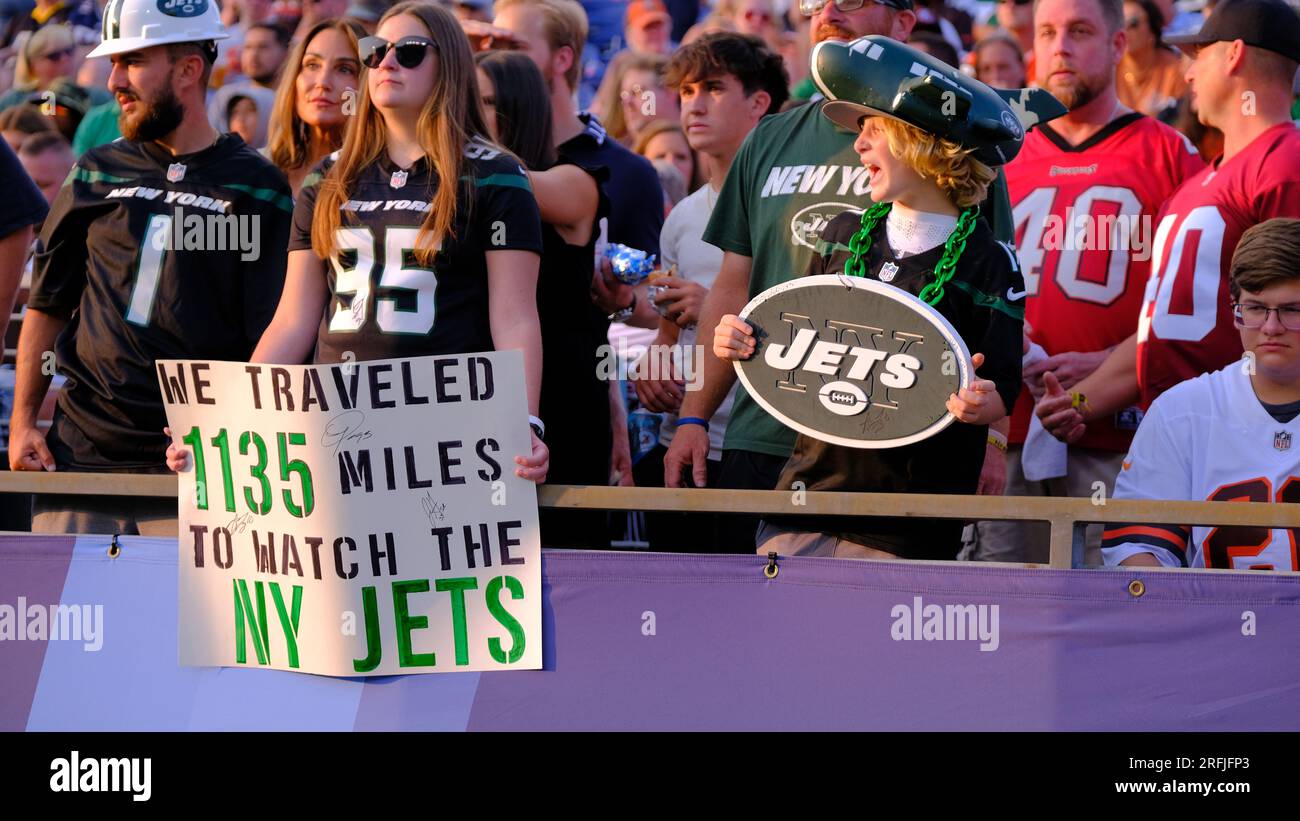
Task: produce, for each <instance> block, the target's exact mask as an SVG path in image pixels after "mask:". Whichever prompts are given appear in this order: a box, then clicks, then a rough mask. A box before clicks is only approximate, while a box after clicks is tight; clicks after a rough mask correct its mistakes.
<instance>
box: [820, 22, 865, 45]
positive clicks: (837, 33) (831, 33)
mask: <svg viewBox="0 0 1300 821" xmlns="http://www.w3.org/2000/svg"><path fill="white" fill-rule="evenodd" d="M859 36H861V35H859V34H857V32H853V31H849V30H848V29H846V28H844V27H843V26H837V25H835V24H834V23H825V24H823V23H817V24H815V25H814V26H813V30H812V41H813V44H814V45H816V44H817V43H821V42H823V41H825V40H840V41H843V42H846V43H847V42H848V41H850V40H856V39H858V37H859Z"/></svg>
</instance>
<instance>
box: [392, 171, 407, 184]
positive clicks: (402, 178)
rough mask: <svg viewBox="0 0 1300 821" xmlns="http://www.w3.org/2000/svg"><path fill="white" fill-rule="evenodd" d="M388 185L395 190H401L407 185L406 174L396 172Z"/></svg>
mask: <svg viewBox="0 0 1300 821" xmlns="http://www.w3.org/2000/svg"><path fill="white" fill-rule="evenodd" d="M388 184H389V185H390V186H392V187H393V188H401V187H402V186H404V185H406V172H405V171H394V172H393V176H392V177H391V178H389V180H388Z"/></svg>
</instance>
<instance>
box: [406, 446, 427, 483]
mask: <svg viewBox="0 0 1300 821" xmlns="http://www.w3.org/2000/svg"><path fill="white" fill-rule="evenodd" d="M402 450H403V451H405V452H406V486H407V487H408V488H410V489H411V490H415V489H416V488H422V487H433V480H432V479H421V478H420V477H419V476H418V475H417V473H416V468H415V447H414V446H413V445H407V446H406V447H404V448H402Z"/></svg>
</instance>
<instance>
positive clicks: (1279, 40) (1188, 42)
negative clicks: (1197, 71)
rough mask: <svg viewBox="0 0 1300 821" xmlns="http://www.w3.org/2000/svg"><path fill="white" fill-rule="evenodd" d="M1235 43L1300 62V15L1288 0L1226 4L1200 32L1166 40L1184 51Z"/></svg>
mask: <svg viewBox="0 0 1300 821" xmlns="http://www.w3.org/2000/svg"><path fill="white" fill-rule="evenodd" d="M1232 40H1241V41H1242V42H1244V43H1245V44H1246V45H1248V46H1255V47H1256V48H1262V49H1267V50H1269V51H1273V52H1276V53H1278V54H1281V55H1282V56H1283V57H1289V58H1290V59H1292V60H1295V61H1296V62H1300V14H1297V13H1296V10H1295V9H1293V8H1292V7H1291V5H1290V4H1289V3H1287V2H1286V1H1285V0H1222V1H1221V2H1220V3H1218V4H1217V5H1216V6H1215V7H1214V13H1213V14H1211V15H1210V19H1209V20H1207V21H1206V22H1205V24H1204V25H1203V26H1201V30H1200V31H1198V32H1196V33H1195V34H1177V35H1174V36H1172V37H1166V38H1165V42H1166V43H1169V44H1170V45H1174V46H1178V47H1180V48H1183V47H1184V46H1203V45H1205V44H1207V43H1218V42H1222V41H1229V42H1230V41H1232ZM1183 51H1186V52H1187V53H1188V54H1191V53H1192V51H1193V49H1189V48H1183Z"/></svg>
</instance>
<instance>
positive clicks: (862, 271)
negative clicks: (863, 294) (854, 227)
mask: <svg viewBox="0 0 1300 821" xmlns="http://www.w3.org/2000/svg"><path fill="white" fill-rule="evenodd" d="M891 205H892V203H888V202H878V203H876V204H875V205H873V206H871V207H870V208H868V209H867V210H865V211H863V212H862V227H861V228H859V229H858V232H857V233H856V234H854V235H853V238H852V239H850V240H849V253H851V254H852V256H851V257H849V260H848V262H846V263H845V264H844V273H846V274H848V275H849V276H852V277H865V276H866V275H867V260H866V257H867V251H868V250H870V248H871V232H872V231H874V230H875V228H876V225H877V224H879V222H880V221H881V220H882V219H884V218H885V215H886V214H888V213H889V209H890V207H891ZM979 214H980V209H979V206H978V205H976V206H972V207H970V208H965V209H963V210H962V212H961V216H959V217H958V218H957V227H956V228H954V229H953V232H952V233H951V234H949V235H948V241H947V242H945V243H944V244H943V256H942V257H940V258H939V264H938V265H936V266H934V282H931V283H930V284H928V285H926V286H925V287H924V288H922V289H921V294H920V297H921V299H922V300H924V301H925V302H928V303H929V304H931V305H937V304H939V300H941V299H943V286H944V284H945V283H947V282H948V280H950V279H952V275H953V273H954V272H956V270H957V260H959V259H961V253H962V251H965V250H966V240H967V239H968V238H969V237H970V234H971V231H974V230H975V219H976V217H978V216H979Z"/></svg>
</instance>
